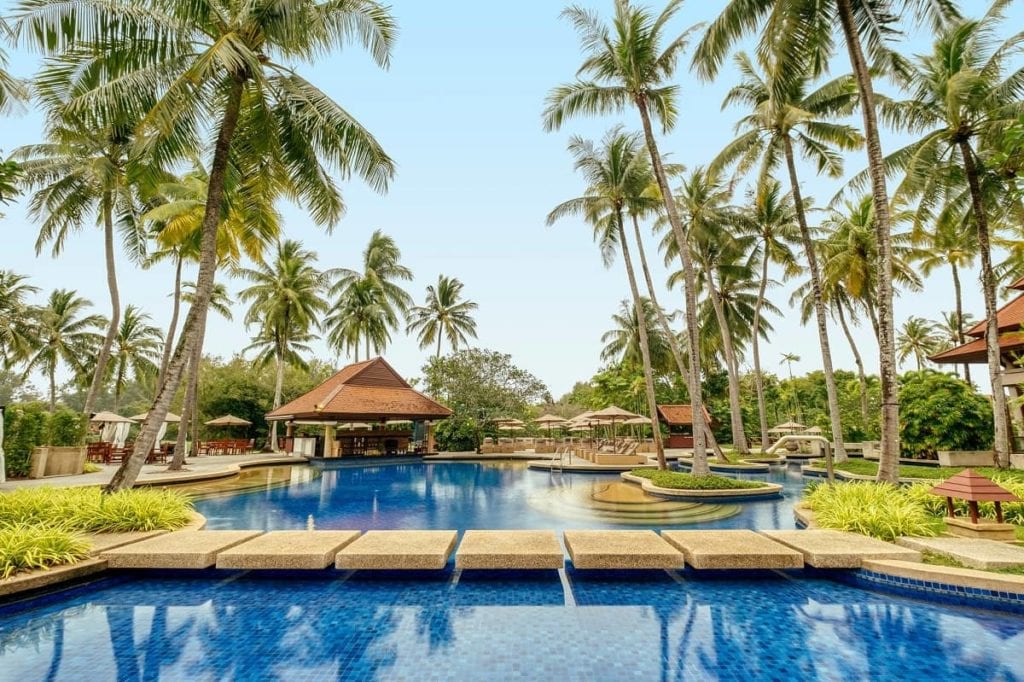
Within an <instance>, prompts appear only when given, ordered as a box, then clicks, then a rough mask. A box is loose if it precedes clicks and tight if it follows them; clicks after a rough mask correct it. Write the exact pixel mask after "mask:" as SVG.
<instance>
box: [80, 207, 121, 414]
mask: <svg viewBox="0 0 1024 682" xmlns="http://www.w3.org/2000/svg"><path fill="white" fill-rule="evenodd" d="M100 210H101V211H102V212H103V252H104V256H105V258H106V266H107V289H108V291H109V292H110V325H109V326H108V327H107V335H106V336H105V337H104V338H103V345H102V346H101V347H100V352H99V354H98V355H97V356H96V367H95V368H94V369H93V373H92V383H91V384H90V385H89V392H88V393H86V394H85V407H83V408H82V411H83V412H84V413H85V414H86V415H87V416H90V415H92V413H93V407H94V406H95V404H96V396H97V395H98V394H99V392H100V387H101V386H103V379H104V377H105V376H106V373H107V363H109V362H110V349H111V348H113V346H114V339H115V338H116V337H117V328H118V326H119V325H120V324H121V297H120V295H119V294H118V291H117V272H116V270H115V265H114V216H113V212H114V207H113V199H112V198H111V196H110V192H107V193H106V194H105V195H104V196H103V205H102V207H101V208H100Z"/></svg>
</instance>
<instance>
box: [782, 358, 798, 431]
mask: <svg viewBox="0 0 1024 682" xmlns="http://www.w3.org/2000/svg"><path fill="white" fill-rule="evenodd" d="M794 362H800V356H799V355H797V354H796V353H783V354H782V361H781V362H780V363H779V364H780V365H786V368H787V369H788V370H789V383H790V385H791V386H792V387H793V406H794V407H795V408H796V409H795V411H794V413H793V419H802V418H803V417H802V415H801V414H800V399H799V396H798V395H797V390H796V384H795V383H793V363H794Z"/></svg>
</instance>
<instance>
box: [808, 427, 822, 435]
mask: <svg viewBox="0 0 1024 682" xmlns="http://www.w3.org/2000/svg"><path fill="white" fill-rule="evenodd" d="M804 433H809V434H813V435H818V434H822V433H825V432H824V431H823V430H822V428H821V427H820V426H812V427H811V428H809V429H807V430H806V431H804Z"/></svg>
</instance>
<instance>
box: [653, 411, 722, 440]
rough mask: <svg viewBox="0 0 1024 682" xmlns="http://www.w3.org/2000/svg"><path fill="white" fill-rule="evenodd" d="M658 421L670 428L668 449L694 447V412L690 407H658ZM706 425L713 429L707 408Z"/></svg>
mask: <svg viewBox="0 0 1024 682" xmlns="http://www.w3.org/2000/svg"><path fill="white" fill-rule="evenodd" d="M658 419H659V420H660V421H661V423H663V424H664V425H665V426H667V427H668V439H667V440H666V441H665V447H666V448H692V447H693V410H692V409H691V406H690V405H658ZM704 423H705V424H706V425H707V426H708V427H709V428H710V427H711V415H710V414H708V410H707V408H704Z"/></svg>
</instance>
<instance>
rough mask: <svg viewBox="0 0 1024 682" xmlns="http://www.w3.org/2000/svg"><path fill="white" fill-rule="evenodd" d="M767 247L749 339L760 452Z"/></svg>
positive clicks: (764, 432) (764, 439)
mask: <svg viewBox="0 0 1024 682" xmlns="http://www.w3.org/2000/svg"><path fill="white" fill-rule="evenodd" d="M768 258H769V253H768V247H767V245H766V246H765V249H764V258H763V259H762V260H761V282H760V284H759V285H758V287H757V303H755V304H754V335H753V336H752V337H751V351H752V353H753V356H754V391H755V392H756V393H757V421H758V426H759V427H760V428H761V452H765V451H766V450H768V447H769V445H771V441H770V439H769V437H768V410H767V409H765V405H764V377H763V376H762V375H761V343H760V338H759V337H760V333H761V308H762V307H763V306H764V296H765V290H766V289H767V288H768Z"/></svg>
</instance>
